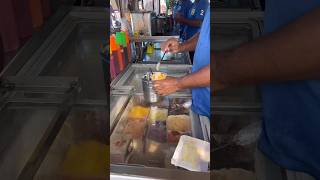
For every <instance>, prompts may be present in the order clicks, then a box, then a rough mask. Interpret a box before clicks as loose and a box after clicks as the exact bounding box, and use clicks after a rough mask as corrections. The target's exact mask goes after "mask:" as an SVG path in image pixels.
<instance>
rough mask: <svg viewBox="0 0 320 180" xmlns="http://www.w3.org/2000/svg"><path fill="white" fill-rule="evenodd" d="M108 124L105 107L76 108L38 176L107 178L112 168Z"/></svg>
mask: <svg viewBox="0 0 320 180" xmlns="http://www.w3.org/2000/svg"><path fill="white" fill-rule="evenodd" d="M107 123H108V114H107V110H106V109H105V108H102V107H92V108H80V107H79V108H73V110H72V111H71V112H70V114H69V116H68V117H67V119H66V121H65V122H64V124H63V126H62V128H61V129H60V131H59V133H58V135H57V137H56V139H55V141H54V142H53V144H52V146H51V147H50V150H49V152H48V153H47V155H46V157H45V159H44V160H43V162H42V164H41V166H40V168H39V170H38V172H37V174H36V175H35V179H37V180H38V179H41V180H42V179H45V180H47V179H49V180H50V179H52V180H53V179H79V178H88V179H94V178H105V177H106V175H107V172H108V167H109V165H108V164H109V159H108V153H109V146H108V140H109V138H108V127H107Z"/></svg>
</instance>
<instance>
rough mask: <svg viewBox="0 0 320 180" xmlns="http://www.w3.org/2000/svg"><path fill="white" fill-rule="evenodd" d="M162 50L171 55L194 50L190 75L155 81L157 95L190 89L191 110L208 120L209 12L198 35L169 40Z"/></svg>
mask: <svg viewBox="0 0 320 180" xmlns="http://www.w3.org/2000/svg"><path fill="white" fill-rule="evenodd" d="M162 49H163V50H169V52H171V53H177V52H182V51H191V50H195V55H194V64H193V66H192V73H191V74H190V75H187V76H184V77H179V78H176V77H167V78H166V79H165V80H160V81H155V82H154V87H155V89H156V91H157V92H158V94H160V95H168V94H171V93H174V92H176V91H178V90H181V89H186V88H191V89H192V110H193V111H194V112H195V113H197V114H199V115H201V116H205V117H207V118H210V11H209V7H208V11H207V13H206V14H205V18H204V21H203V24H202V26H201V30H200V33H197V34H195V35H194V36H193V37H192V38H190V39H189V40H187V41H186V42H183V43H181V44H180V43H179V41H178V40H177V39H169V40H168V41H167V42H165V43H163V44H162Z"/></svg>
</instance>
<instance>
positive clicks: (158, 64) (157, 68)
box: [156, 50, 168, 71]
mask: <svg viewBox="0 0 320 180" xmlns="http://www.w3.org/2000/svg"><path fill="white" fill-rule="evenodd" d="M167 52H168V51H167V50H166V51H164V53H163V55H162V58H161V59H160V61H158V63H157V66H156V70H157V71H159V69H160V62H161V61H162V60H163V58H164V56H165V55H166V53H167Z"/></svg>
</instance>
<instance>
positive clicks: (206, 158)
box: [171, 136, 210, 172]
mask: <svg viewBox="0 0 320 180" xmlns="http://www.w3.org/2000/svg"><path fill="white" fill-rule="evenodd" d="M209 163H210V143H208V142H206V141H202V140H200V139H196V138H193V137H190V136H181V138H180V141H179V143H178V146H177V148H176V150H175V152H174V154H173V157H172V159H171V164H173V165H175V166H179V167H182V168H185V169H187V170H190V171H199V172H206V171H208V170H209Z"/></svg>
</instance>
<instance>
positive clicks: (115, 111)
mask: <svg viewBox="0 0 320 180" xmlns="http://www.w3.org/2000/svg"><path fill="white" fill-rule="evenodd" d="M129 99H130V95H129V94H128V95H115V94H112V95H110V129H112V128H113V126H114V125H115V124H114V123H115V120H116V118H117V116H118V115H119V114H120V112H121V111H123V110H124V108H125V107H126V105H127V103H128V101H129Z"/></svg>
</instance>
